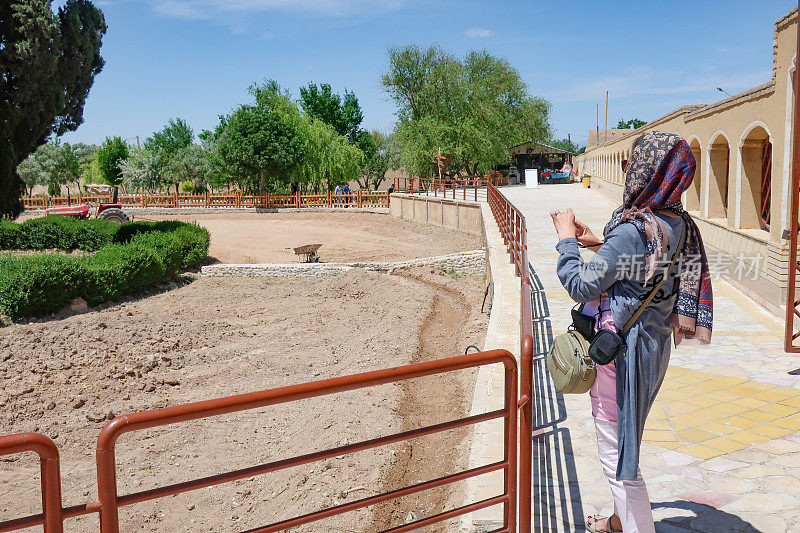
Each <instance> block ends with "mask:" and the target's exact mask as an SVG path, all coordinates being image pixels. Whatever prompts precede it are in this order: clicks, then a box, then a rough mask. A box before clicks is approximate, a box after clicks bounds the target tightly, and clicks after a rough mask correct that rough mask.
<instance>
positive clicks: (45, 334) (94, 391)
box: [0, 213, 486, 532]
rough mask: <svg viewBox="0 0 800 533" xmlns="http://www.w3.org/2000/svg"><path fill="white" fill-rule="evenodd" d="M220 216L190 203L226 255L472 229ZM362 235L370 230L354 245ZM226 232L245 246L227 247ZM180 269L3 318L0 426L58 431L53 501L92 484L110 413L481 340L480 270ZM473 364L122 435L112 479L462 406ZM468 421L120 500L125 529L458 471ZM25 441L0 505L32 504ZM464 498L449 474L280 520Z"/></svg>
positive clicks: (271, 511)
mask: <svg viewBox="0 0 800 533" xmlns="http://www.w3.org/2000/svg"><path fill="white" fill-rule="evenodd" d="M320 215H321V214H319V213H315V214H314V216H313V219H314V220H315V221H318V220H319V219H320ZM226 216H227V217H228V218H231V220H229V221H222V220H218V219H216V218H214V217H208V218H206V216H201V215H198V216H193V217H187V218H191V219H197V220H198V221H199V222H200V223H202V224H204V225H206V224H207V225H209V226H210V227H211V228H212V235H214V237H212V243H214V244H212V253H213V254H215V256H216V257H217V258H218V259H219V260H222V261H243V260H245V259H247V260H258V261H266V260H269V258H273V259H272V260H286V259H288V258H290V257H291V256H288V255H286V256H283V255H280V254H283V253H284V252H282V251H280V250H281V249H282V247H284V246H290V245H292V244H297V243H305V242H312V241H315V240H316V241H317V242H324V243H325V246H324V247H323V249H322V254H323V258H324V259H326V260H330V261H333V260H341V259H338V258H339V257H342V256H337V255H336V253H341V252H342V250H347V251H348V254H350V255H348V256H347V258H348V259H351V260H352V257H353V254H359V253H363V254H364V255H363V256H360V258H362V259H375V258H378V257H380V258H382V259H391V258H393V257H397V256H396V255H394V256H393V255H391V254H395V253H400V252H397V251H396V250H398V249H401V250H402V254H403V257H404V258H405V257H409V256H412V257H413V256H423V255H433V253H437V254H438V253H447V252H452V251H456V250H464V249H470V248H477V247H478V244H479V243H478V242H472V241H470V239H472V238H471V237H469V236H465V235H464V234H460V233H458V234H456V233H455V232H452V233H454V235H456V236H457V237H458V238H457V239H455V238H454V239H453V242H448V240H447V239H444V240H442V239H436V240H435V241H434V240H433V239H425V238H416V239H415V240H414V242H422V243H423V244H418V245H412V244H409V243H408V242H398V241H400V240H401V237H402V236H403V232H404V231H410V230H411V229H412V228H408V229H403V225H404V224H406V223H404V222H402V221H396V220H395V221H392V223H391V224H390V223H388V222H387V221H386V218H387V217H386V216H385V215H358V216H351V215H350V214H338V213H337V214H332V215H323V216H330V217H331V220H334V219H335V222H336V224H339V226H337V227H336V228H339V229H336V228H333V229H331V226H330V224H327V223H326V224H325V225H327V227H328V229H327V230H326V231H327V232H323V231H322V228H323V227H324V226H325V225H323V224H322V223H320V224H313V223H312V221H311V218H310V217H309V216H308V215H306V214H303V213H300V214H297V215H296V216H290V217H286V216H285V215H283V216H281V219H280V220H278V219H274V217H271V216H270V215H257V217H258V220H259V225H258V227H259V229H258V230H256V229H253V226H254V225H253V223H252V222H249V221H248V220H247V219H249V218H252V217H253V215H252V214H248V215H247V217H242V218H241V219H237V218H236V217H235V216H233V217H231V216H230V215H226ZM286 218H289V220H285V219H286ZM393 225H397V226H398V228H400V229H397V228H395V229H393V228H392V226H393ZM245 227H246V228H248V236H247V237H246V238H245V240H244V241H242V242H237V243H236V244H233V245H227V246H222V245H221V244H220V241H219V235H221V234H224V232H225V231H230V232H235V231H241V230H242V228H245ZM413 229H414V230H415V231H416V232H417V234H419V232H420V231H422V232H423V234H424V232H425V231H431V228H429V227H426V226H419V225H414V226H413ZM433 229H435V230H436V231H441V230H439V229H438V228H433ZM323 236H325V239H327V240H323ZM338 239H340V240H338ZM345 239H347V242H348V244H344V242H345ZM475 239H477V237H476V238H475ZM376 240H377V241H378V242H379V243H382V244H381V245H380V246H377V247H376V246H371V245H370V246H368V245H367V244H368V243H369V242H374V241H376ZM426 240H430V241H431V242H430V243H428V244H424V243H425V241H426ZM248 243H249V244H248ZM337 243H339V244H337ZM359 243H361V244H359ZM215 246H216V247H215ZM238 247H245V249H248V251H247V252H246V254H244V255H242V254H240V255H236V254H237V252H235V249H236V248H238ZM434 249H435V250H434ZM189 281H190V280H185V281H184V282H182V283H173V284H172V285H171V286H170V287H167V288H162V289H160V290H159V291H154V292H153V293H151V294H149V295H145V296H143V297H141V298H138V299H132V300H129V301H124V302H118V303H115V304H112V305H107V306H104V307H101V308H98V309H95V310H93V311H91V312H89V313H85V314H79V315H73V316H68V317H63V318H57V319H51V320H48V321H42V322H35V323H31V324H20V325H14V326H10V327H6V328H3V329H0V361H2V364H1V365H0V382H2V383H3V387H2V391H0V434H9V433H16V432H23V431H37V432H41V433H43V434H45V435H48V436H50V437H51V438H53V439H54V440H55V442H56V444H57V445H58V447H59V449H60V451H61V460H62V464H61V471H62V479H63V492H64V504H65V505H66V506H69V505H75V504H79V503H85V502H88V501H92V500H95V499H96V497H97V489H96V483H95V479H94V476H95V466H94V445H95V440H96V438H97V435H98V434H99V432H100V429H101V428H102V427H103V425H104V424H105V423H106V422H107V421H108V420H109V419H111V418H113V417H114V416H118V415H120V414H125V413H129V412H135V411H141V410H145V409H152V408H157V407H163V406H167V405H176V404H181V403H186V402H190V401H198V400H203V399H209V398H216V397H221V396H228V395H232V394H238V393H244V392H250V391H256V390H262V389H268V388H273V387H280V386H284V385H290V384H296V383H300V382H306V381H312V380H319V379H324V378H328V377H334V376H342V375H347V374H352V373H357V372H363V371H368V370H376V369H381V368H388V367H391V366H396V365H402V364H408V363H412V362H417V361H422V360H427V359H433V358H441V357H446V356H451V355H458V354H463V353H464V350H465V348H466V347H467V346H468V345H471V344H474V345H477V346H478V347H479V348H482V347H483V346H482V343H483V339H484V337H485V323H486V315H485V314H482V313H481V312H480V306H481V302H482V298H483V289H484V288H485V280H484V279H482V278H478V277H467V278H461V279H453V278H452V277H450V276H447V275H444V274H443V273H441V272H433V271H430V270H421V269H412V270H411V271H408V272H406V273H403V274H402V275H392V276H390V275H386V274H378V273H373V272H366V271H351V272H348V273H347V274H345V275H343V276H342V277H339V278H336V279H326V280H321V279H280V280H277V279H269V278H262V279H242V278H199V279H196V280H194V281H191V282H189ZM474 379H475V373H474V372H468V371H463V372H458V373H452V374H447V375H443V376H439V377H436V378H431V377H429V378H422V379H420V380H414V381H410V382H405V383H404V384H402V385H400V384H390V385H383V386H380V387H376V388H373V389H369V390H367V391H360V392H359V391H354V392H350V393H339V394H336V395H333V396H330V397H324V398H318V399H310V400H303V401H300V402H294V403H291V404H286V405H280V406H272V407H268V408H262V409H257V410H253V411H248V412H242V413H237V414H231V415H225V416H220V417H217V418H215V419H213V420H197V421H193V422H187V423H180V424H175V425H174V426H169V427H165V428H159V429H153V430H146V431H141V432H136V433H131V434H127V435H124V436H123V437H122V438H120V440H119V442H118V445H117V478H118V483H119V492H120V494H127V493H130V492H135V491H141V490H146V489H149V488H153V487H157V486H163V485H165V484H168V483H176V482H180V481H185V480H189V479H195V478H197V477H201V476H207V475H212V474H215V473H220V472H225V471H229V470H233V469H237V468H245V467H247V466H252V465H256V464H260V463H265V462H270V461H275V460H279V459H286V458H290V457H293V456H296V455H301V454H305V453H309V452H312V451H316V450H320V449H325V448H328V447H333V446H337V445H342V444H345V443H352V442H357V441H360V440H364V439H368V438H373V437H377V436H381V435H386V434H390V433H394V432H397V431H403V430H406V429H411V428H414V427H419V426H421V425H427V424H430V423H436V422H443V421H445V420H449V419H453V418H458V417H461V416H464V415H465V414H467V412H468V410H469V402H470V399H471V397H472V386H473V383H474ZM466 436H467V430H466V429H462V430H458V431H452V432H449V433H446V434H439V435H437V436H431V437H426V438H420V439H415V440H414V441H411V442H408V443H404V444H394V445H388V446H383V447H380V448H377V449H374V450H368V451H364V452H358V453H354V454H350V455H345V456H340V457H336V458H333V459H330V460H327V461H322V462H316V463H310V464H307V465H304V466H300V467H294V468H291V469H287V470H283V471H280V472H277V473H274V474H266V475H262V476H256V477H253V478H248V479H244V480H241V481H237V482H233V483H228V484H225V485H221V486H217V487H213V488H208V489H201V490H199V491H195V492H190V493H187V494H182V495H179V496H174V497H169V498H166V499H162V500H158V501H156V502H148V503H142V504H135V505H132V506H128V507H124V508H122V509H121V515H120V516H121V521H122V526H121V529H122V531H188V530H192V531H241V530H246V529H249V528H254V527H258V526H262V525H265V524H268V523H271V522H274V521H278V520H282V519H286V518H289V517H293V516H297V515H301V514H304V513H307V512H310V511H313V510H316V509H320V508H323V507H328V506H331V505H338V504H341V503H344V502H348V501H353V500H356V499H360V498H364V497H366V496H369V495H372V494H376V493H378V492H380V491H385V490H392V489H395V488H400V487H402V486H405V485H407V484H411V483H416V482H419V481H421V480H425V479H432V478H434V477H438V476H441V475H444V474H447V473H453V472H455V471H457V470H461V469H463V468H465V467H466V465H467V458H468V453H467V448H466V445H467V444H466V442H465V438H466ZM30 455H31V454H25V455H24V456H19V455H18V456H13V457H8V458H5V460H3V461H0V520H4V519H10V518H14V517H17V516H22V515H25V514H31V513H36V512H39V511H40V499H39V493H38V482H39V481H38V465H37V464H36V463H35V461H34V458H33V457H30ZM461 498H462V493H461V489H460V487H458V486H456V487H453V488H447V489H437V490H435V491H429V492H427V493H424V494H422V495H420V496H415V497H409V498H405V499H403V500H399V501H397V502H395V503H394V504H391V505H390V504H384V505H382V506H378V507H375V508H372V509H370V510H361V511H355V512H351V513H348V514H345V515H342V516H340V517H334V518H331V519H327V520H325V521H322V522H317V523H315V524H309V525H307V526H303V527H300V528H297V529H293V531H337V532H338V531H341V532H356V531H358V532H362V531H377V530H381V529H384V528H387V527H390V526H396V525H399V524H402V523H403V522H404V521H405V520H407V519H408V518H409V517H411V516H416V517H422V516H426V515H430V514H435V513H438V512H441V511H443V510H446V509H447V508H452V507H456V506H458V505H461V504H462V501H461ZM96 524H97V520H96V518H95V515H91V516H88V517H81V518H77V519H69V520H67V522H66V526H67V530H68V531H79V532H82V531H92V532H96V531H98V530H99V529H98V528H97V527H96ZM435 530H436V531H452V530H454V527H453V526H452V524H450V525H447V526H441V527H439V528H436V529H435Z"/></svg>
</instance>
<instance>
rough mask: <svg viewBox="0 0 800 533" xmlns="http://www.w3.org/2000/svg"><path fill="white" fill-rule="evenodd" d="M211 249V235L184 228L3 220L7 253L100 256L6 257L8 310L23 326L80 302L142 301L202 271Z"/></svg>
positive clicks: (0, 229) (1, 279) (2, 273)
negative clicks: (58, 251) (135, 297)
mask: <svg viewBox="0 0 800 533" xmlns="http://www.w3.org/2000/svg"><path fill="white" fill-rule="evenodd" d="M55 219H58V220H55ZM65 221H66V222H65ZM209 242H210V238H209V234H208V231H207V230H206V229H204V228H201V227H199V226H197V225H194V224H187V223H184V222H174V221H166V222H132V223H128V224H123V225H121V226H115V225H114V224H112V223H110V222H107V221H105V220H86V221H80V220H76V219H71V218H67V217H45V218H42V219H35V220H29V221H27V222H25V223H23V224H15V223H12V222H7V221H6V222H3V221H0V247H2V248H6V249H9V248H29V249H49V248H63V249H68V250H72V249H76V248H79V249H83V250H87V251H94V250H97V251H96V253H94V254H93V255H88V256H85V257H72V256H61V255H51V254H39V255H31V256H19V257H15V256H2V255H0V309H2V312H3V314H4V315H5V317H6V318H7V319H10V320H12V321H17V320H20V319H22V318H26V317H32V316H41V315H45V314H49V313H53V312H55V311H58V310H59V309H61V308H63V307H64V306H66V305H67V304H69V302H70V301H71V300H72V299H73V298H76V297H78V296H81V297H82V298H83V299H85V300H86V301H87V302H88V303H89V304H91V305H97V304H100V303H103V302H107V301H110V300H115V299H118V298H121V297H123V296H127V295H130V294H134V293H136V292H139V291H141V290H143V289H145V288H147V287H150V286H152V285H155V284H158V283H162V282H164V281H167V280H168V279H170V278H171V277H172V276H174V275H175V274H176V273H177V272H179V271H181V270H185V269H188V268H195V267H198V266H200V264H201V263H202V262H203V260H204V259H205V257H206V254H207V253H208V246H209ZM9 243H11V244H9ZM21 243H25V244H26V246H20V244H21ZM56 244H57V245H56Z"/></svg>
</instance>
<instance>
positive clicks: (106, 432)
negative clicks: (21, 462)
mask: <svg viewBox="0 0 800 533" xmlns="http://www.w3.org/2000/svg"><path fill="white" fill-rule="evenodd" d="M491 364H502V365H503V366H504V369H505V400H504V405H503V408H502V409H498V410H495V411H490V412H487V413H482V414H479V415H473V416H468V417H465V418H460V419H457V420H451V421H448V422H443V423H440V424H435V425H432V426H426V427H422V428H418V429H413V430H410V431H404V432H401V433H395V434H392V435H387V436H384V437H378V438H374V439H370V440H366V441H362V442H358V443H355V444H349V445H345V446H339V447H337V448H332V449H329V450H323V451H318V452H314V453H310V454H306V455H301V456H297V457H292V458H290V459H283V460H280V461H273V462H269V463H265V464H261V465H256V466H251V467H248V468H244V469H240V470H235V471H231V472H227V473H224V474H218V475H213V476H207V477H203V478H199V479H195V480H191V481H186V482H182V483H176V484H173V485H168V486H165V487H159V488H155V489H150V490H145V491H141V492H135V493H131V494H125V495H122V496H120V495H119V494H118V493H117V470H116V454H115V445H116V441H117V439H118V438H119V437H120V436H121V435H123V434H125V433H129V432H132V431H138V430H142V429H147V428H154V427H160V426H165V425H169V424H174V423H177V422H184V421H187V420H196V419H199V418H208V417H212V416H217V415H222V414H226V413H232V412H237V411H244V410H248V409H255V408H259V407H265V406H269V405H277V404H282V403H287V402H292V401H297V400H303V399H306V398H314V397H318V396H325V395H329V394H334V393H338V392H345V391H351V390H357V389H364V388H368V387H375V386H378V385H383V384H387V383H395V382H398V381H404V380H408V379H413V378H419V377H424V376H431V375H434V374H442V373H445V372H452V371H457V370H464V369H467V368H475V367H479V366H484V365H491ZM516 411H517V363H516V360H515V359H514V356H513V355H511V354H510V353H509V352H507V351H505V350H492V351H487V352H481V353H477V354H470V355H464V356H460V357H453V358H449V359H440V360H437V361H430V362H425V363H417V364H414V365H408V366H402V367H397V368H390V369H386V370H377V371H374V372H366V373H363V374H356V375H351V376H343V377H338V378H332V379H326V380H322V381H314V382H310V383H304V384H301V385H292V386H289V387H281V388H278V389H269V390H265V391H260V392H253V393H249V394H241V395H237V396H229V397H226V398H218V399H215V400H207V401H202V402H196V403H190V404H185V405H179V406H175V407H166V408H163V409H155V410H152V411H144V412H140V413H133V414H130V415H124V416H120V417H117V418H115V419H114V420H112V421H111V422H109V423H108V424H106V426H105V427H104V428H103V430H102V432H101V433H100V436H99V438H98V440H97V487H98V500H97V501H95V502H89V503H86V504H83V505H76V506H72V507H68V508H63V507H62V501H61V484H60V476H59V460H58V450H57V449H56V447H55V445H54V444H53V442H52V441H51V440H50V439H49V438H47V437H45V436H43V435H39V434H36V433H26V434H20V435H10V436H7V437H0V455H8V454H12V453H19V452H25V451H33V452H36V453H38V454H39V456H40V460H41V464H42V502H43V512H42V513H41V514H38V515H33V516H27V517H22V518H17V519H14V520H9V521H5V522H1V523H0V532H4V531H15V530H18V529H23V528H26V527H30V526H35V525H44V531H45V533H61V532H62V531H63V521H64V519H66V518H70V517H74V516H80V515H85V514H92V513H99V514H100V531H101V532H102V533H117V532H119V530H120V525H119V514H118V510H119V508H120V507H122V506H125V505H131V504H134V503H139V502H144V501H148V500H154V499H158V498H163V497H166V496H170V495H173V494H180V493H183V492H188V491H192V490H196V489H200V488H203V487H210V486H212V485H219V484H221V483H226V482H229V481H233V480H237V479H243V478H247V477H250V476H254V475H259V474H265V473H267V472H275V471H277V470H282V469H285V468H289V467H292V466H297V465H301V464H305V463H310V462H312V461H319V460H323V459H327V458H331V457H335V456H338V455H344V454H348V453H352V452H357V451H361V450H367V449H370V448H375V447H377V446H381V445H384V444H390V443H394V442H400V441H404V440H408V439H411V438H415V437H421V436H424V435H430V434H433V433H439V432H443V431H448V430H451V429H454V428H458V427H464V426H469V425H474V424H478V423H481V422H486V421H488V420H494V419H498V418H502V419H503V422H504V452H503V459H502V460H500V461H496V462H494V463H490V464H486V465H482V466H479V467H476V468H472V469H469V470H464V471H461V472H457V473H455V474H450V475H447V476H443V477H440V478H437V479H433V480H430V481H425V482H422V483H418V484H416V485H411V486H408V487H404V488H401V489H397V490H394V491H390V492H385V493H382V494H378V495H375V496H370V497H367V498H363V499H360V500H356V501H353V502H348V503H344V504H341V505H337V506H334V507H330V508H327V509H323V510H320V511H315V512H312V513H309V514H306V515H303V516H299V517H295V518H291V519H288V520H283V521H281V522H276V523H273V524H269V525H266V526H263V527H260V528H257V529H254V530H252V531H258V532H272V531H279V530H284V529H288V528H290V527H295V526H299V525H301V524H306V523H309V522H314V521H316V520H320V519H323V518H327V517H330V516H334V515H338V514H341V513H345V512H348V511H353V510H355V509H360V508H362V507H367V506H369V505H373V504H376V503H380V502H384V501H387V500H391V499H394V498H399V497H402V496H407V495H409V494H415V493H418V492H422V491H424V490H428V489H432V488H435V487H440V486H443V485H447V484H450V483H454V482H456V481H462V480H465V479H468V478H471V477H476V476H480V475H483V474H487V473H489V472H495V471H499V470H502V471H503V472H504V480H505V489H504V491H503V492H502V494H498V495H496V496H494V497H491V498H488V499H485V500H481V501H478V502H473V503H471V504H468V505H464V506H462V507H458V508H456V509H451V510H449V511H445V512H443V513H440V514H437V515H434V516H430V517H427V518H423V519H421V520H417V521H416V522H413V523H409V524H404V525H402V526H398V527H395V528H392V529H390V530H389V531H394V532H401V531H410V530H413V529H417V528H420V527H423V526H426V525H429V524H433V523H436V522H441V521H444V520H448V519H451V518H454V517H458V516H460V515H464V514H467V513H470V512H472V511H477V510H479V509H483V508H486V507H491V506H494V505H499V504H502V505H503V516H504V525H503V527H502V528H500V529H498V530H496V531H498V532H515V531H516V516H517V508H516V505H517V419H516V416H517V413H516ZM528 484H530V482H528Z"/></svg>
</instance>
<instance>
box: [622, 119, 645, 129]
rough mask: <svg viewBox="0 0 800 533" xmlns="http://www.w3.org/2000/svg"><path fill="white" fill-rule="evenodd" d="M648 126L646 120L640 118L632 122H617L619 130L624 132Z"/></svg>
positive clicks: (631, 120)
mask: <svg viewBox="0 0 800 533" xmlns="http://www.w3.org/2000/svg"><path fill="white" fill-rule="evenodd" d="M645 124H647V122H645V121H644V120H639V119H638V118H632V119H630V120H624V119H619V122H617V128H618V129H623V130H629V129H630V130H635V129H636V128H641V127H642V126H644V125H645Z"/></svg>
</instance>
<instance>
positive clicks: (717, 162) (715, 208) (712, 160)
mask: <svg viewBox="0 0 800 533" xmlns="http://www.w3.org/2000/svg"><path fill="white" fill-rule="evenodd" d="M730 154H731V150H730V145H729V144H728V139H726V138H725V136H724V135H722V134H719V135H717V136H716V137H715V138H714V140H713V141H711V145H710V146H709V149H708V162H709V183H708V217H709V218H726V217H727V216H728V169H729V167H730Z"/></svg>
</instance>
